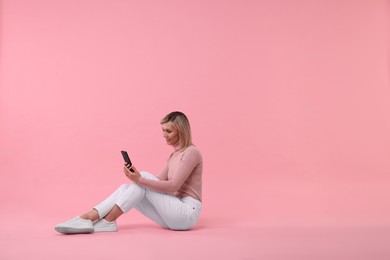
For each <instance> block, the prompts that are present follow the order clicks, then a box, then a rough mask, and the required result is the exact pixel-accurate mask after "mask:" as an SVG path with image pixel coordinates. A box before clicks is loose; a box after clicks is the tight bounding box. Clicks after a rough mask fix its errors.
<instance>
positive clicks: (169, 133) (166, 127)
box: [161, 122, 179, 146]
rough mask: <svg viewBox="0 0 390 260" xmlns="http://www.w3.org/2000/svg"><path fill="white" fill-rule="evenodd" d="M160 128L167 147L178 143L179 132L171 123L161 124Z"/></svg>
mask: <svg viewBox="0 0 390 260" xmlns="http://www.w3.org/2000/svg"><path fill="white" fill-rule="evenodd" d="M161 128H162V131H163V137H164V138H165V140H166V142H167V144H168V145H172V146H175V145H177V144H178V143H179V131H177V129H176V127H175V126H174V125H173V123H172V122H166V123H164V124H161Z"/></svg>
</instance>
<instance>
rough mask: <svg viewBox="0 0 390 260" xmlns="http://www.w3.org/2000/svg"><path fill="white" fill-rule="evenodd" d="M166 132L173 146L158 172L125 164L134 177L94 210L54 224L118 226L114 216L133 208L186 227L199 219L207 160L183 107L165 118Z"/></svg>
mask: <svg viewBox="0 0 390 260" xmlns="http://www.w3.org/2000/svg"><path fill="white" fill-rule="evenodd" d="M160 123H161V126H162V131H163V136H164V138H165V139H166V142H167V144H168V145H170V146H172V147H173V149H174V152H173V153H172V154H171V155H170V157H169V158H168V161H167V163H166V165H165V167H164V169H163V170H162V171H161V173H160V174H159V175H158V176H157V177H155V176H153V175H152V174H150V173H147V172H139V171H138V170H137V169H136V168H135V167H134V166H131V167H129V165H127V164H125V167H124V168H123V171H124V173H125V175H126V176H127V177H128V178H129V179H130V180H131V181H132V183H130V184H123V185H121V186H120V187H119V188H118V189H117V190H116V191H115V192H114V193H112V194H111V195H110V196H109V197H108V198H107V199H105V200H104V201H103V202H101V203H100V204H98V205H97V206H96V207H94V208H93V209H92V210H91V211H89V212H87V213H85V214H83V215H81V216H77V217H75V218H73V219H71V220H69V221H67V222H65V223H62V224H58V225H56V226H55V230H57V231H58V232H60V233H63V234H81V233H93V232H112V231H117V230H118V228H117V223H116V219H117V218H119V217H120V216H121V215H122V214H123V213H127V212H128V211H129V210H130V209H132V208H135V209H137V210H138V211H140V212H141V213H142V214H143V215H145V216H146V217H148V218H150V219H151V220H153V221H154V222H156V223H157V224H159V225H161V226H162V227H164V228H168V229H172V230H188V229H191V228H192V227H193V226H194V225H195V224H196V222H197V220H198V218H199V215H200V211H201V208H202V202H201V201H202V170H203V161H202V156H201V154H200V152H199V150H198V149H197V148H196V147H195V146H194V145H193V144H192V139H191V128H190V124H189V121H188V119H187V117H186V116H185V115H184V114H183V113H182V112H172V113H170V114H168V115H166V116H165V117H164V118H163V119H162V120H161V122H160Z"/></svg>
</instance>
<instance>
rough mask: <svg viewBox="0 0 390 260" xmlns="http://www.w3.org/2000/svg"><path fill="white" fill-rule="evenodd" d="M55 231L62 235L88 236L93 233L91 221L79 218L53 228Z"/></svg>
mask: <svg viewBox="0 0 390 260" xmlns="http://www.w3.org/2000/svg"><path fill="white" fill-rule="evenodd" d="M55 230H57V231H58V232H60V233H62V234H88V233H93V224H92V221H90V220H88V219H82V218H80V217H79V216H77V217H75V218H72V219H71V220H68V221H66V222H65V223H61V224H58V225H56V226H55Z"/></svg>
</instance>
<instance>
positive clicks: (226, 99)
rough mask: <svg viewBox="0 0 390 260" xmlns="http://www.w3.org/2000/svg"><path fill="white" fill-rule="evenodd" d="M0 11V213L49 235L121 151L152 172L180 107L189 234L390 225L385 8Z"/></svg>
mask: <svg viewBox="0 0 390 260" xmlns="http://www.w3.org/2000/svg"><path fill="white" fill-rule="evenodd" d="M0 3H1V34H0V37H1V46H0V47H1V75H0V76H1V86H0V160H1V163H0V173H1V178H2V181H1V182H0V195H1V196H0V202H1V216H0V219H3V220H4V221H9V220H14V223H15V225H16V223H18V224H17V225H22V226H23V224H20V223H26V219H29V220H34V221H38V222H39V221H41V222H39V223H41V224H40V225H41V226H42V227H45V228H47V229H48V230H50V231H47V232H49V233H48V234H51V235H53V236H55V235H56V234H54V230H53V226H54V225H55V224H56V223H58V222H61V221H64V220H66V219H68V218H70V217H73V216H74V215H76V214H80V213H83V212H84V211H86V210H88V209H89V208H90V207H92V206H94V205H95V204H96V203H97V202H99V201H100V200H101V199H102V198H104V197H105V196H106V195H107V194H108V193H110V192H111V191H112V190H113V189H114V188H116V187H117V186H118V185H119V184H120V183H122V182H124V181H126V179H125V177H124V176H123V174H122V158H121V156H120V153H119V151H120V150H121V149H127V150H128V151H129V154H130V155H131V157H132V160H133V163H134V164H135V165H136V167H137V168H138V169H143V170H148V171H151V172H153V173H157V172H158V171H159V170H160V169H161V167H162V165H163V163H164V161H165V160H166V158H167V156H168V155H169V153H170V151H171V150H170V147H167V146H166V144H165V142H164V140H163V139H162V137H161V129H160V124H159V120H160V119H161V118H162V117H163V116H164V115H165V114H167V113H168V112H171V111H173V110H181V111H183V112H185V113H186V114H187V115H188V117H189V119H190V121H191V124H192V129H193V139H194V142H195V144H196V145H197V146H198V147H199V148H200V150H201V151H202V152H203V156H204V163H205V168H204V204H203V205H204V209H203V212H202V218H201V220H200V226H203V227H209V228H210V229H211V228H212V227H216V226H219V227H222V226H223V227H226V228H234V227H235V228H245V227H251V228H264V227H313V226H314V227H325V226H326V227H329V226H332V227H347V226H349V227H362V226H367V227H386V228H389V227H390V205H389V201H390V192H389V184H390V175H389V173H390V160H389V158H390V113H389V111H390V87H389V57H390V56H389V47H390V42H389V39H390V38H389V27H390V22H389V21H390V19H389V18H390V15H389V14H390V12H389V10H390V8H389V7H390V3H389V1H385V0H383V1H368V0H366V1H364V0H360V1H348V0H344V1H309V0H307V1H303V0H302V1H298V0H297V1H287V0H286V1H218V0H209V1H152V0H149V1H120V0H115V1H107V0H99V1H95V0H80V1H75V0H72V1H49V0H36V1H28V0H12V1H11V0H2V1H1V2H0ZM15 214H16V215H15ZM129 214H130V216H125V217H123V219H121V220H120V221H121V222H120V223H122V224H124V223H133V222H132V221H139V222H140V223H143V222H147V221H148V220H145V219H144V218H143V217H141V216H140V215H138V213H136V212H131V213H129ZM45 218H46V221H44V220H45ZM42 219H43V220H42ZM147 223H149V222H147ZM25 225H27V224H25ZM11 231H12V229H10V233H7V232H6V231H3V233H2V234H3V236H2V237H1V239H5V238H6V237H9V236H11V235H9V234H11V233H12V232H11ZM4 232H5V233H4ZM50 232H51V233H50ZM157 232H158V231H157ZM257 238H258V236H257V235H255V236H254V237H253V239H252V240H250V241H251V243H253V244H255V242H256V239H257ZM9 243H13V242H9ZM15 243H17V242H15ZM256 243H257V242H256ZM13 245H15V244H12V246H13ZM3 252H4V251H3ZM34 252H35V251H34ZM37 252H38V251H37ZM4 254H5V255H4V256H7V257H9V259H14V258H12V257H11V256H12V253H10V252H8V251H7V252H6V253H4ZM37 254H38V253H37ZM237 255H239V254H237ZM41 256H42V255H41ZM249 256H251V255H249ZM253 256H254V257H255V258H254V259H257V258H256V256H258V255H256V254H255V255H253ZM0 257H1V253H0ZM233 259H237V258H233Z"/></svg>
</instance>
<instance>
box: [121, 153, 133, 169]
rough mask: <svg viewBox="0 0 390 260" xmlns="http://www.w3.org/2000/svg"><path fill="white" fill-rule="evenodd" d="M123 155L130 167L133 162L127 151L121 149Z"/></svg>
mask: <svg viewBox="0 0 390 260" xmlns="http://www.w3.org/2000/svg"><path fill="white" fill-rule="evenodd" d="M121 153H122V157H123V159H124V160H125V162H126V163H127V164H128V167H129V168H130V167H131V166H132V165H133V164H132V163H131V160H130V157H129V155H128V154H127V152H126V151H121ZM130 171H132V172H134V171H133V169H130Z"/></svg>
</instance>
